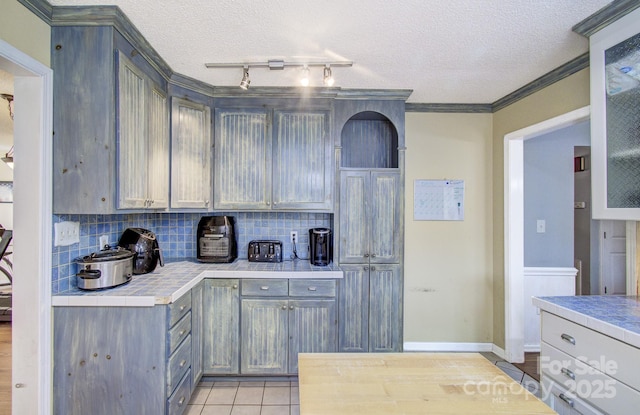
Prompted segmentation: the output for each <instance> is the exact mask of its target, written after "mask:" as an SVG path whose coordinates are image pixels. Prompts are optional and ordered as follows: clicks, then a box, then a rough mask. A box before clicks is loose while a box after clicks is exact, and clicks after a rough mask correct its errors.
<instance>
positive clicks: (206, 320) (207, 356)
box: [203, 279, 240, 375]
mask: <svg viewBox="0 0 640 415" xmlns="http://www.w3.org/2000/svg"><path fill="white" fill-rule="evenodd" d="M203 326H204V330H203V352H204V354H203V372H204V374H205V375H229V374H238V373H240V281H239V280H237V279H231V280H227V279H206V280H204V310H203Z"/></svg>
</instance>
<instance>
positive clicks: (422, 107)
mask: <svg viewBox="0 0 640 415" xmlns="http://www.w3.org/2000/svg"><path fill="white" fill-rule="evenodd" d="M404 108H405V112H449V113H451V112H453V113H469V114H482V113H491V112H493V111H492V107H491V104H421V103H413V102H407V103H406V104H405V106H404Z"/></svg>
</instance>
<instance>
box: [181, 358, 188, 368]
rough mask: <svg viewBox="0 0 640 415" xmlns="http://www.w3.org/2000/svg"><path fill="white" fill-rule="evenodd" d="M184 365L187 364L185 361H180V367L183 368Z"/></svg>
mask: <svg viewBox="0 0 640 415" xmlns="http://www.w3.org/2000/svg"><path fill="white" fill-rule="evenodd" d="M186 364H187V361H186V360H184V359H183V360H181V361H180V367H184V365H186Z"/></svg>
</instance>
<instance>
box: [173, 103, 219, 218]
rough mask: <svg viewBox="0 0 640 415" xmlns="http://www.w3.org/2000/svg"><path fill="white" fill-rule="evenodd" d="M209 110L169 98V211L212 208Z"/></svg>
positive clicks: (198, 104)
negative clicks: (171, 209) (170, 209)
mask: <svg viewBox="0 0 640 415" xmlns="http://www.w3.org/2000/svg"><path fill="white" fill-rule="evenodd" d="M211 143H212V138H211V110H210V108H209V107H208V106H206V105H203V104H200V103H197V102H193V101H190V100H186V99H181V98H177V97H175V96H174V97H172V98H171V207H172V208H200V209H209V208H210V207H211V193H212V188H211V173H212V172H211V159H212V148H211Z"/></svg>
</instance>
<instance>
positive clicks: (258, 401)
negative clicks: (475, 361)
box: [184, 353, 540, 415]
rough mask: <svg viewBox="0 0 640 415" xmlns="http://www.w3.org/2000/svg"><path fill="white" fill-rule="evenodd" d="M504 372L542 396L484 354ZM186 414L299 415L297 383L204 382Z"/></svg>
mask: <svg viewBox="0 0 640 415" xmlns="http://www.w3.org/2000/svg"><path fill="white" fill-rule="evenodd" d="M481 354H482V355H483V356H484V357H485V358H487V359H488V360H489V361H491V362H492V363H493V364H495V365H496V366H498V367H499V368H500V369H501V370H502V371H503V372H504V373H505V374H507V375H508V376H510V377H511V378H512V379H514V380H515V381H516V382H518V383H520V384H522V386H524V387H525V388H527V389H528V390H529V391H531V393H533V394H534V395H536V396H537V397H540V384H539V383H538V382H537V381H536V380H535V379H533V378H531V377H530V376H529V375H527V374H525V373H523V372H522V371H521V370H520V369H518V368H517V367H515V366H514V365H512V364H511V363H509V362H506V361H505V360H504V359H501V358H500V357H498V356H497V355H496V354H494V353H481ZM184 414H185V415H299V414H300V402H299V399H298V382H290V381H288V380H287V381H281V382H278V381H271V382H270V381H266V382H265V381H254V380H250V379H248V380H246V381H241V382H230V381H218V382H208V381H206V380H205V381H202V382H200V383H199V384H198V387H197V388H196V390H195V392H194V393H193V396H192V397H191V401H190V402H189V405H188V406H187V410H186V411H185V412H184Z"/></svg>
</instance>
